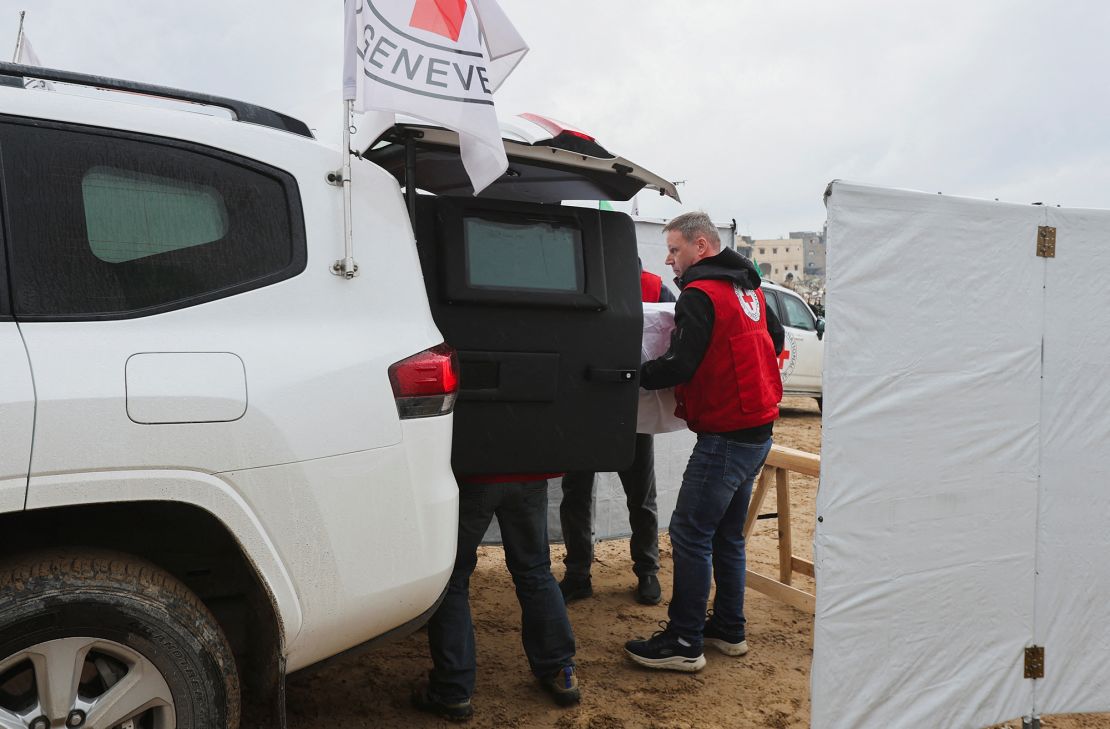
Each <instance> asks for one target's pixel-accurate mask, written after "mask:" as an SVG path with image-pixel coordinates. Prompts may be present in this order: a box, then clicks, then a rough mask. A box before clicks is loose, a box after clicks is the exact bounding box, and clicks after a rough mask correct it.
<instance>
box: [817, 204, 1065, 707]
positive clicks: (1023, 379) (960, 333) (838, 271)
mask: <svg viewBox="0 0 1110 729" xmlns="http://www.w3.org/2000/svg"><path fill="white" fill-rule="evenodd" d="M1044 217H1045V210H1044V209H1043V208H1036V207H1030V206H1015V205H1005V204H999V203H986V202H980V201H972V200H964V199H958V198H952V197H946V196H938V195H926V194H922V193H911V192H904V191H894V190H883V189H879V188H870V187H865V186H858V185H849V184H844V183H836V184H834V185H833V186H832V194H831V197H830V199H829V253H828V256H829V258H828V282H827V289H826V291H827V302H826V304H827V311H828V312H829V317H828V322H829V325H828V335H827V338H826V350H825V357H826V359H825V374H824V378H825V379H824V385H825V391H824V398H825V399H824V407H825V412H824V434H823V438H824V445H823V448H822V478H821V487H820V490H819V493H818V498H817V514H818V517H819V519H818V521H819V523H818V524H817V529H816V533H815V544H814V554H815V562H816V567H817V616H816V626H815V635H814V658H813V672H812V683H813V702H812V705H813V726H814V727H816V728H818V729H821V728H825V727H828V728H830V729H831V728H833V727H845V726H851V727H854V728H856V729H866V728H867V727H883V728H884V729H886V728H887V727H893V726H917V725H920V726H939V727H978V726H985V725H987V724H991V723H994V722H995V721H998V720H1001V719H1006V718H1011V717H1015V716H1020V715H1022V714H1024V713H1028V709H1029V707H1030V706H1031V705H1032V692H1033V682H1032V681H1030V680H1026V679H1024V678H1023V657H1024V649H1025V647H1026V646H1027V645H1030V644H1031V642H1032V638H1033V632H1034V631H1033V626H1034V599H1033V595H1034V593H1033V590H1034V551H1035V550H1034V544H1035V533H1036V518H1037V487H1038V473H1039V459H1038V444H1039V430H1038V423H1039V418H1040V388H1041V379H1040V369H1041V366H1040V361H1041V332H1042V328H1043V327H1042V311H1041V307H1040V301H1041V299H1042V290H1043V279H1044V261H1043V259H1039V258H1036V257H1035V256H1034V255H1032V254H1031V252H1030V251H1031V249H1032V247H1033V245H1034V243H1035V240H1036V232H1037V226H1038V225H1040V224H1043V221H1044Z"/></svg>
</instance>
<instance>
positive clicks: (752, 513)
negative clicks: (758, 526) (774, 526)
mask: <svg viewBox="0 0 1110 729" xmlns="http://www.w3.org/2000/svg"><path fill="white" fill-rule="evenodd" d="M774 473H775V469H773V468H767V467H766V466H764V467H763V472H762V473H761V474H759V480H758V481H757V482H756V484H755V493H754V494H752V500H751V501H749V502H748V518H747V519H746V520H745V521H744V540H745V541H746V540H747V539H748V536H749V535H750V534H751V533H752V528H753V527H755V518H756V517H757V516H759V510H760V509H761V508H763V500H764V499H765V498H767V488H768V487H769V486H770V485H771V479H772V478H774Z"/></svg>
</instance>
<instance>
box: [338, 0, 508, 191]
mask: <svg viewBox="0 0 1110 729" xmlns="http://www.w3.org/2000/svg"><path fill="white" fill-rule="evenodd" d="M344 11H345V14H346V20H345V22H346V26H345V34H346V42H345V46H346V47H345V49H344V65H343V98H344V99H351V100H354V102H355V104H354V107H355V110H356V111H363V112H368V111H383V112H390V113H402V114H407V115H410V116H414V117H418V118H420V119H424V120H426V121H429V122H431V123H433V124H438V125H440V126H443V127H444V128H446V129H452V130H454V131H456V132H458V134H459V152H460V155H461V156H462V163H463V167H465V168H466V172H467V174H468V175H469V176H470V183H471V185H472V186H473V187H474V194H478V193H479V192H481V191H482V190H483V189H485V188H486V187H487V186H488V185H489V184H490V183H492V182H493V181H494V180H496V179H497V178H498V177H500V176H501V175H502V174H503V173H504V172H505V170H506V169H507V168H508V166H509V162H508V160H507V159H506V158H505V147H504V145H503V143H502V141H501V130H500V128H499V127H498V124H497V115H496V112H495V110H494V106H493V92H494V91H496V90H497V88H498V87H499V86H500V85H501V83H502V82H503V81H504V80H505V78H506V77H508V75H509V74H510V73H511V72H512V70H513V69H514V68H515V67H516V65H517V63H519V62H520V59H521V58H523V56H524V54H525V53H527V52H528V46H527V44H526V43H525V42H524V40H523V39H522V38H521V37H520V34H519V33H517V31H516V28H514V27H513V25H512V23H510V22H509V19H508V18H507V17H506V16H505V13H504V12H503V11H502V10H501V8H500V6H498V4H497V1H496V0H344Z"/></svg>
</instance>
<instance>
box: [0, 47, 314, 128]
mask: <svg viewBox="0 0 1110 729" xmlns="http://www.w3.org/2000/svg"><path fill="white" fill-rule="evenodd" d="M0 77H10V78H18V77H25V78H35V79H43V80H45V81H57V82H58V83H63V84H76V85H78V86H94V87H97V88H102V89H111V90H112V91H127V92H131V93H139V94H148V95H150V96H157V97H161V98H164V99H174V100H177V101H190V102H193V103H196V104H206V105H208V106H218V107H221V108H223V109H227V110H228V111H230V112H231V113H233V114H234V115H235V118H236V119H238V120H239V121H245V122H250V123H252V124H261V125H262V126H264V127H271V128H273V129H280V130H282V131H286V132H292V133H293V134H299V135H301V136H303V137H309V138H311V137H312V132H311V131H310V130H309V128H308V125H307V124H305V123H304V122H302V121H301V120H300V119H294V118H293V117H291V116H287V115H285V114H282V113H280V112H276V111H274V110H273V109H267V108H265V107H262V106H256V105H254V104H249V103H247V102H245V101H239V100H237V99H228V98H225V97H223V96H211V95H209V94H200V93H197V92H195V91H183V90H181V89H175V88H171V87H169V86H158V85H156V84H145V83H140V82H137V81H124V80H121V79H116V78H108V77H107V76H94V75H92V74H86V73H74V72H73V71H60V70H58V69H54V68H40V67H38V66H25V65H22V64H19V63H0ZM0 85H4V86H8V85H15V84H11V83H10V82H9V81H8V79H4V78H0ZM19 85H20V86H22V83H20V84H19Z"/></svg>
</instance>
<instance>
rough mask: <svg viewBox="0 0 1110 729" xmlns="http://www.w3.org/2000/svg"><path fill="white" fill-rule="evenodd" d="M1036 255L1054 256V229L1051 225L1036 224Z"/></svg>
mask: <svg viewBox="0 0 1110 729" xmlns="http://www.w3.org/2000/svg"><path fill="white" fill-rule="evenodd" d="M1037 255H1038V256H1039V257H1041V258H1055V257H1056V229H1055V228H1053V227H1052V226H1051V225H1039V226H1037Z"/></svg>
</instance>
